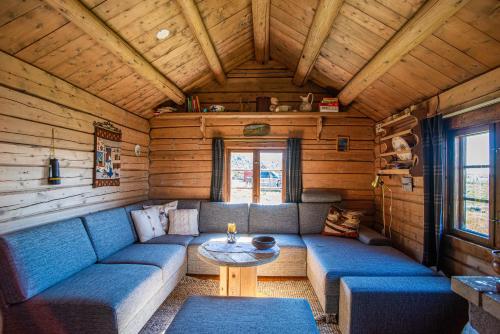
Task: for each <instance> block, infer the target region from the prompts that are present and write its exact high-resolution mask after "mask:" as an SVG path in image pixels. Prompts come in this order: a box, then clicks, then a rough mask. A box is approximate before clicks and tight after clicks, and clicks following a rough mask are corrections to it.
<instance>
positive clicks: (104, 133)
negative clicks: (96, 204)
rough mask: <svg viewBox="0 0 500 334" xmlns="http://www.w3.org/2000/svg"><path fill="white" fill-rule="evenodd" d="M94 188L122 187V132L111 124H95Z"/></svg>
mask: <svg viewBox="0 0 500 334" xmlns="http://www.w3.org/2000/svg"><path fill="white" fill-rule="evenodd" d="M94 127H95V132H94V133H95V135H94V137H95V138H94V140H95V145H94V149H95V156H94V183H93V186H94V188H96V187H106V186H119V185H120V167H121V149H120V146H121V141H122V132H121V130H120V129H118V128H116V127H114V126H113V125H112V124H111V123H110V122H104V123H100V122H94Z"/></svg>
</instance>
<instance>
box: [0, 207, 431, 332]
mask: <svg viewBox="0 0 500 334" xmlns="http://www.w3.org/2000/svg"><path fill="white" fill-rule="evenodd" d="M164 202H165V201H147V202H144V203H137V204H134V205H129V206H127V207H125V208H117V209H111V210H106V211H102V212H97V213H93V214H90V215H87V216H85V217H81V218H74V219H69V220H65V221H60V222H55V223H51V224H47V225H42V226H38V227H34V228H30V229H26V230H22V231H17V232H13V233H10V234H6V235H2V236H0V275H1V276H2V280H1V281H0V288H1V291H2V295H3V300H4V302H5V303H4V304H5V307H4V309H3V312H4V319H5V329H6V333H12V332H40V333H44V332H47V333H49V332H50V333H66V332H79V333H96V332H99V333H136V332H138V331H139V330H140V329H141V328H142V326H143V325H144V324H145V323H146V322H147V320H148V319H149V318H150V317H151V315H152V314H153V313H154V312H155V310H156V309H157V308H158V307H159V305H160V304H161V303H162V302H163V301H164V299H165V298H166V297H167V296H168V294H169V293H170V292H171V291H172V290H173V289H174V287H175V286H176V284H177V282H178V281H179V280H180V279H181V278H182V277H183V276H184V275H185V274H186V273H189V274H218V273H219V269H218V267H216V266H214V265H211V264H208V263H205V262H203V261H201V260H200V258H199V257H198V255H197V247H198V246H199V245H200V244H201V243H203V242H205V241H207V240H210V239H213V238H225V233H224V232H225V230H226V227H227V223H230V222H231V223H233V222H234V223H236V225H237V228H238V232H239V236H240V237H241V238H245V237H247V238H251V237H253V236H256V235H259V234H266V235H269V234H270V235H273V236H274V237H275V238H276V239H277V242H278V244H279V246H280V248H281V254H280V256H279V258H278V259H277V260H276V261H274V262H272V263H269V264H266V265H263V266H261V267H258V274H259V275H261V276H304V277H305V276H307V277H308V278H309V280H310V281H311V284H312V286H313V288H314V290H315V292H316V294H317V296H318V298H319V300H320V303H321V305H322V306H323V309H324V311H325V312H326V313H335V314H336V313H337V312H338V307H339V290H340V287H339V284H340V278H342V277H344V276H355V277H367V276H386V277H387V276H395V277H396V276H410V277H416V276H433V275H434V273H433V272H432V271H431V270H430V269H428V268H426V267H424V266H422V265H420V264H418V263H417V262H415V261H413V260H412V259H410V258H408V257H407V256H405V255H404V254H403V253H401V252H399V251H397V250H396V249H394V248H392V247H390V246H388V245H387V244H388V241H387V239H385V238H384V237H382V236H381V235H379V234H377V233H376V232H374V231H371V230H366V229H364V232H363V233H362V234H363V235H362V236H361V237H360V240H363V242H361V241H358V240H353V239H343V238H336V237H329V236H322V235H321V234H319V233H320V232H321V230H322V227H323V222H324V220H325V217H326V215H327V213H328V209H329V207H330V203H300V204H282V205H274V206H265V205H254V204H251V205H249V206H248V205H246V204H227V203H212V202H206V201H199V200H181V201H179V205H178V208H181V209H193V208H194V209H198V210H199V231H200V235H199V236H196V237H192V236H179V235H164V236H160V237H157V238H154V239H152V240H149V241H148V242H147V243H138V241H137V236H136V233H135V230H134V228H133V223H132V220H131V217H130V212H131V211H133V210H137V209H141V208H142V206H143V205H144V204H156V203H164ZM370 244H377V245H381V246H373V245H370Z"/></svg>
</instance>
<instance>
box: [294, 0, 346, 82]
mask: <svg viewBox="0 0 500 334" xmlns="http://www.w3.org/2000/svg"><path fill="white" fill-rule="evenodd" d="M341 6H342V0H320V1H319V3H318V7H317V8H316V14H314V19H313V22H312V25H311V28H310V29H309V33H308V34H307V39H306V42H305V44H304V48H303V49H302V54H301V55H300V61H299V64H298V65H297V70H296V71H295V76H294V77H293V83H294V84H296V85H297V86H302V85H303V84H304V83H305V82H306V80H307V77H308V76H309V73H311V70H312V69H313V67H314V63H315V62H316V59H317V58H318V56H319V51H320V50H321V47H322V46H323V44H324V43H325V41H326V39H327V38H328V35H329V34H330V31H331V30H332V26H333V21H335V18H336V17H337V14H338V12H339V10H340V7H341Z"/></svg>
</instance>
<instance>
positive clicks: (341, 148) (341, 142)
mask: <svg viewBox="0 0 500 334" xmlns="http://www.w3.org/2000/svg"><path fill="white" fill-rule="evenodd" d="M337 151H338V152H347V151H349V137H342V136H338V137H337Z"/></svg>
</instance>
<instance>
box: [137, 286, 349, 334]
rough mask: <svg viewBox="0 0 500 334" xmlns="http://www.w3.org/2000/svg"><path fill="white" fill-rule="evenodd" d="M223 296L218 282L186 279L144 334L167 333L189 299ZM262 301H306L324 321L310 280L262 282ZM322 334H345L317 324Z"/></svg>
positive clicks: (162, 306) (259, 287) (259, 289)
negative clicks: (265, 298)
mask: <svg viewBox="0 0 500 334" xmlns="http://www.w3.org/2000/svg"><path fill="white" fill-rule="evenodd" d="M218 294H219V281H218V280H215V279H200V278H196V277H190V276H186V277H184V278H183V279H182V280H181V282H180V283H179V284H178V285H177V287H176V288H175V289H174V291H172V293H171V294H170V296H169V297H168V298H167V299H166V300H165V302H164V303H163V305H161V306H160V308H159V309H158V310H157V311H156V313H155V314H154V315H153V316H152V317H151V319H150V320H149V321H148V323H147V324H146V325H145V326H144V328H143V329H142V331H141V333H142V334H160V333H164V332H165V330H166V329H167V328H168V326H169V325H170V323H171V322H172V320H173V318H174V316H175V315H176V313H177V312H178V311H179V309H180V307H181V305H182V303H184V300H186V298H187V297H189V296H194V295H203V296H217V295H218ZM257 295H258V297H281V298H283V297H286V298H305V299H307V300H308V301H309V304H310V305H311V308H312V311H313V314H314V317H315V318H316V319H322V315H323V311H322V309H321V305H320V303H319V301H318V298H317V297H316V294H315V293H314V291H313V289H312V286H311V284H310V283H309V281H308V280H307V279H304V280H290V281H259V282H258V286H257ZM316 323H317V325H318V328H319V330H320V332H321V333H322V334H341V333H340V330H339V329H338V326H337V325H336V324H330V323H326V322H324V321H323V320H317V321H316Z"/></svg>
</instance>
